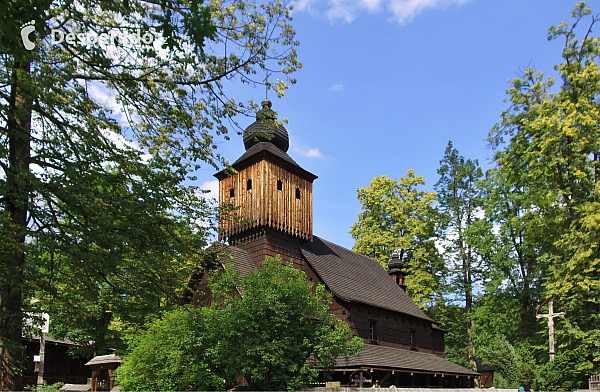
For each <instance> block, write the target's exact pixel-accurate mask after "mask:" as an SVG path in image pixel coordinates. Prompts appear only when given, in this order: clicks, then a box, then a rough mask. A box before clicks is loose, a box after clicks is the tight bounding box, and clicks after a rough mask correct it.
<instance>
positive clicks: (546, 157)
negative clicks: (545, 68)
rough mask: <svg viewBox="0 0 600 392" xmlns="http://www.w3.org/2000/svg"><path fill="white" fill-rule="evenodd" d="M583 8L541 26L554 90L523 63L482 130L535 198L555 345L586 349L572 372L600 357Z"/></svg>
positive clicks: (596, 90)
mask: <svg viewBox="0 0 600 392" xmlns="http://www.w3.org/2000/svg"><path fill="white" fill-rule="evenodd" d="M591 12H592V11H591V9H589V8H587V7H586V5H585V3H583V2H580V3H578V4H577V5H576V7H575V9H574V10H573V18H574V19H575V21H574V22H573V23H572V24H571V25H568V24H567V22H563V23H561V24H560V25H558V26H557V27H554V26H553V27H551V28H550V29H549V39H557V38H562V39H564V40H565V46H564V48H563V53H562V56H563V59H564V62H563V63H561V64H558V65H557V66H556V70H557V71H558V73H559V75H560V79H561V81H562V85H561V86H559V88H558V91H553V90H552V89H553V87H554V82H555V81H554V79H553V78H545V77H544V75H543V73H541V72H536V71H535V70H534V69H526V70H525V72H524V76H523V77H522V78H517V79H514V80H512V82H511V88H510V89H509V90H508V94H509V98H508V101H509V102H510V104H511V105H510V108H509V109H508V110H506V111H505V112H504V113H503V114H502V117H501V122H500V124H498V125H497V126H496V127H494V129H492V131H491V132H490V140H491V141H492V144H493V146H494V147H495V148H496V149H497V152H496V155H495V159H496V161H497V162H498V163H499V164H500V165H501V166H500V169H499V170H501V171H502V172H503V173H504V175H505V178H506V179H507V181H510V183H517V184H518V183H519V181H520V180H521V179H520V178H518V177H522V178H524V179H525V181H526V185H527V188H526V191H527V192H528V193H529V194H530V195H534V196H532V197H530V198H529V199H530V200H535V201H536V204H535V205H534V206H533V208H535V211H536V213H537V214H538V215H539V216H540V217H542V219H543V228H544V234H545V235H546V237H547V238H548V242H547V245H546V246H545V247H544V249H543V251H542V252H541V254H540V256H539V258H540V259H541V260H543V261H544V262H545V263H547V275H546V276H545V277H544V280H543V286H544V289H545V296H546V298H547V299H548V298H553V299H557V300H559V301H561V303H563V304H564V305H565V306H566V308H567V310H568V312H569V315H568V317H567V319H565V322H564V324H563V327H562V328H561V330H563V329H564V332H563V331H560V330H559V331H558V334H557V335H558V336H557V339H559V341H562V344H560V343H559V344H560V347H561V348H560V349H564V348H566V347H569V349H571V350H573V349H575V348H576V347H584V348H585V350H584V351H585V353H586V355H583V356H581V357H579V358H578V363H577V364H574V365H573V366H572V367H573V368H574V369H576V370H577V371H580V372H590V371H591V370H592V368H595V367H597V364H598V362H599V361H600V350H599V349H598V346H597V344H596V342H597V341H598V339H600V335H599V332H598V331H599V330H600V316H599V315H598V314H599V311H600V308H599V305H598V301H597V299H598V297H599V296H600V272H599V271H600V268H599V266H600V257H599V256H600V253H599V252H600V246H599V244H600V238H599V237H598V228H599V227H598V209H599V206H600V204H599V202H600V200H599V199H598V197H599V196H598V195H599V193H598V190H599V189H598V187H599V185H598V178H599V173H600V137H599V135H600V133H599V132H598V124H600V121H599V120H600V118H599V108H600V106H599V99H600V83H599V81H600V72H599V64H598V54H600V40H599V38H598V37H594V36H593V35H592V28H593V26H594V25H595V24H596V22H597V21H598V16H591ZM586 18H589V19H590V22H589V24H588V25H587V27H585V28H584V30H583V34H584V38H583V39H582V40H579V39H578V38H577V37H576V33H575V32H576V30H577V29H578V28H580V25H581V23H582V22H583V21H585V19H586ZM548 243H549V244H548ZM560 349H559V350H560ZM577 378H579V377H578V376H577Z"/></svg>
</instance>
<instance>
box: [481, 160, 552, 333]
mask: <svg viewBox="0 0 600 392" xmlns="http://www.w3.org/2000/svg"><path fill="white" fill-rule="evenodd" d="M526 173H527V172H526V171H519V172H518V173H513V175H512V176H511V178H510V179H509V178H507V173H506V172H505V171H504V170H503V167H502V165H499V166H498V167H497V168H496V169H494V170H490V171H489V172H488V173H487V177H488V180H487V181H486V188H487V191H486V199H485V213H486V218H487V219H488V220H489V221H490V222H491V223H492V224H493V225H494V227H495V229H494V233H495V235H494V236H493V237H492V238H490V243H489V246H488V249H489V251H490V254H489V255H488V257H487V261H488V265H487V267H488V270H487V271H486V278H487V280H486V282H485V283H484V292H485V297H486V298H485V300H484V302H485V305H486V306H487V307H488V311H487V312H481V316H484V313H485V317H487V319H488V320H487V321H484V319H483V318H481V317H480V318H479V320H478V321H479V322H480V323H481V324H482V325H480V326H479V327H480V329H481V330H482V331H483V330H485V332H486V333H498V334H501V335H503V336H505V337H506V339H508V340H509V341H512V342H515V341H520V342H521V343H523V342H525V341H526V340H527V339H529V338H533V337H535V332H536V331H538V330H539V328H536V325H535V324H536V323H535V318H534V317H532V314H533V313H534V312H535V309H536V307H537V305H538V304H539V300H540V295H541V290H542V286H541V282H542V278H543V276H544V271H545V263H544V262H543V260H542V258H541V255H542V254H543V251H544V250H545V249H548V247H549V246H551V241H549V240H548V238H549V236H548V235H547V227H546V225H545V222H544V219H543V217H542V216H541V215H540V214H539V213H538V211H537V208H536V206H537V205H539V203H540V201H541V200H540V199H542V198H543V196H542V195H540V194H539V193H537V194H536V193H534V192H530V188H529V186H528V184H527V181H526V179H525V176H526ZM492 309H502V313H506V314H509V315H510V317H506V318H502V319H503V321H502V322H501V323H500V324H498V323H497V322H496V321H495V320H494V319H496V318H498V316H497V314H495V312H494V311H493V310H492ZM515 315H518V317H514V316H515ZM484 324H485V325H484ZM492 325H495V327H496V328H492V327H491V326H492ZM492 331H493V332H492Z"/></svg>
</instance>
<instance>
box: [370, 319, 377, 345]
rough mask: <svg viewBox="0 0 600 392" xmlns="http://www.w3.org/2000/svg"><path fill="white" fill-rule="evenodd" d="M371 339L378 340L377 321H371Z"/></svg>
mask: <svg viewBox="0 0 600 392" xmlns="http://www.w3.org/2000/svg"><path fill="white" fill-rule="evenodd" d="M369 339H370V340H377V323H376V322H375V321H371V322H369Z"/></svg>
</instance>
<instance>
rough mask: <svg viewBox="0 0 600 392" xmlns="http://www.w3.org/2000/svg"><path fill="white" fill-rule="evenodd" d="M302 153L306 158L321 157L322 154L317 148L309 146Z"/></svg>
mask: <svg viewBox="0 0 600 392" xmlns="http://www.w3.org/2000/svg"><path fill="white" fill-rule="evenodd" d="M304 155H305V156H306V157H308V158H323V154H321V151H319V149H318V148H311V149H310V150H308V151H307V152H306V154H304Z"/></svg>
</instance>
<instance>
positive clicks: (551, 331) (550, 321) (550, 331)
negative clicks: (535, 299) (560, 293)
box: [535, 299, 567, 361]
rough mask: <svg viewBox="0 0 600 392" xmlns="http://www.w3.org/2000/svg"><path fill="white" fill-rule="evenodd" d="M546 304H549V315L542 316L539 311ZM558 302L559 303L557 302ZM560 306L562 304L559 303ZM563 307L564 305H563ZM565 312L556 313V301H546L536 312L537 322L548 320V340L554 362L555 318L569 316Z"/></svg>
mask: <svg viewBox="0 0 600 392" xmlns="http://www.w3.org/2000/svg"><path fill="white" fill-rule="evenodd" d="M546 302H547V303H548V313H547V314H540V313H539V311H540V309H541V308H542V306H544V304H546ZM556 302H558V301H556ZM558 303H559V304H560V302H558ZM561 305H562V304H561ZM563 308H564V307H563ZM564 310H565V311H564V312H559V313H554V300H552V299H551V300H548V301H545V302H544V303H542V304H541V305H540V306H539V307H538V308H537V311H536V312H535V318H536V320H540V319H541V318H547V319H548V340H549V350H548V353H549V354H550V360H551V361H554V354H556V353H555V351H554V317H564V316H566V314H567V310H566V309H564Z"/></svg>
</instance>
